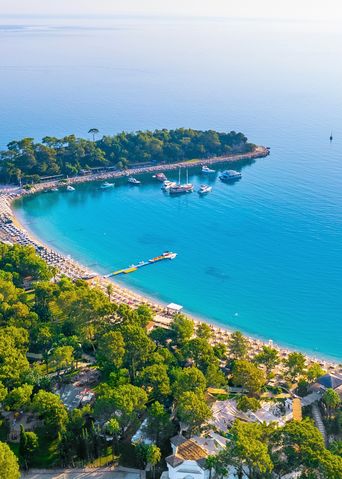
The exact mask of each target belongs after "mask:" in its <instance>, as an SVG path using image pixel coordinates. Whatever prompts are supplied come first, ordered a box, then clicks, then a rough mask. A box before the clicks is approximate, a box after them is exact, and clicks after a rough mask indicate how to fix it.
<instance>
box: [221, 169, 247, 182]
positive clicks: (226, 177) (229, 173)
mask: <svg viewBox="0 0 342 479" xmlns="http://www.w3.org/2000/svg"><path fill="white" fill-rule="evenodd" d="M219 178H220V180H221V181H235V180H240V178H242V175H241V173H240V172H239V171H235V170H226V171H224V172H223V173H222V175H220V177H219Z"/></svg>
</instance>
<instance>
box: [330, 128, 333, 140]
mask: <svg viewBox="0 0 342 479" xmlns="http://www.w3.org/2000/svg"><path fill="white" fill-rule="evenodd" d="M329 139H330V141H333V134H332V130H331V133H330V138H329Z"/></svg>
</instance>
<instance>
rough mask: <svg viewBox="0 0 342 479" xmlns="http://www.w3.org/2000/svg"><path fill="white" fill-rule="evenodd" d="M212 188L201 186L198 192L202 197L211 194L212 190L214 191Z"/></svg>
mask: <svg viewBox="0 0 342 479" xmlns="http://www.w3.org/2000/svg"><path fill="white" fill-rule="evenodd" d="M212 189H213V188H212V186H209V185H201V186H200V188H199V190H198V193H199V194H200V195H206V194H207V193H210V192H211V190H212Z"/></svg>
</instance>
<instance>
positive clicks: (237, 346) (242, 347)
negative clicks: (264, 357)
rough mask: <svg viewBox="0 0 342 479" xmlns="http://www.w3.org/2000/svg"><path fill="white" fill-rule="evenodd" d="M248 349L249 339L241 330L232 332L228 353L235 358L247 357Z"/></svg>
mask: <svg viewBox="0 0 342 479" xmlns="http://www.w3.org/2000/svg"><path fill="white" fill-rule="evenodd" d="M247 351H248V341H247V339H246V338H245V337H244V335H243V334H242V333H241V332H240V331H235V332H234V333H232V335H231V337H230V339H229V343H228V354H229V357H230V358H231V359H233V360H237V359H245V358H246V356H247Z"/></svg>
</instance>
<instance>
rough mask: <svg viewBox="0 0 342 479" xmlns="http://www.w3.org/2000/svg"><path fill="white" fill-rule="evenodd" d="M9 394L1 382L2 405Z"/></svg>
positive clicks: (0, 395)
mask: <svg viewBox="0 0 342 479" xmlns="http://www.w3.org/2000/svg"><path fill="white" fill-rule="evenodd" d="M7 392H8V391H7V388H5V386H4V385H3V384H2V382H0V403H2V402H3V401H4V400H5V399H6V396H7Z"/></svg>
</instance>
